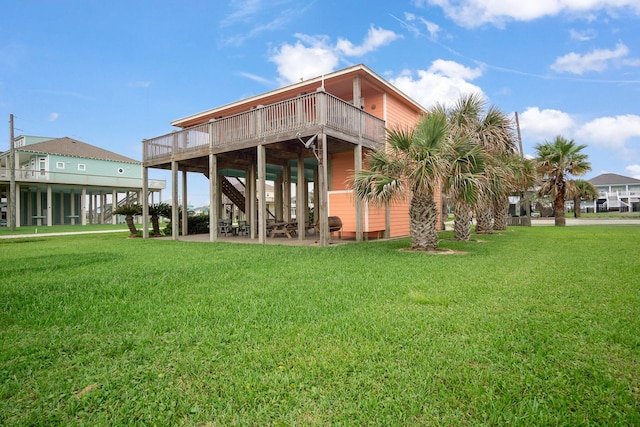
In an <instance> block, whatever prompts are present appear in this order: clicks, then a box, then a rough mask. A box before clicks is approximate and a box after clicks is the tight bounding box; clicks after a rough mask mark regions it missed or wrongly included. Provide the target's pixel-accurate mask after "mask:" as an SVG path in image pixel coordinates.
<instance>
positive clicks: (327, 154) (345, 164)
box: [143, 65, 440, 245]
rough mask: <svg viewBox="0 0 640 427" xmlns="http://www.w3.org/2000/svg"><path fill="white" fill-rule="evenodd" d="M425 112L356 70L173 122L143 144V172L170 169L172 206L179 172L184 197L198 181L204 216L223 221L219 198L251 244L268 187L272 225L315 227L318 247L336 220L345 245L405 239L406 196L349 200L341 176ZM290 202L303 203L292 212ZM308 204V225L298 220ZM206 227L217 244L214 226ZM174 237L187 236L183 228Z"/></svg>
mask: <svg viewBox="0 0 640 427" xmlns="http://www.w3.org/2000/svg"><path fill="white" fill-rule="evenodd" d="M424 113H425V110H424V109H423V108H422V107H421V106H420V105H419V104H418V103H416V102H415V101H414V100H412V99H411V98H409V97H408V96H407V95H405V94H403V93H402V92H401V91H399V90H398V89H397V88H395V87H394V86H392V85H391V84H390V83H389V82H387V81H386V80H384V79H383V78H381V77H380V76H378V75H377V74H375V73H374V72H373V71H371V70H370V69H369V68H367V67H366V66H364V65H356V66H353V67H350V68H346V69H343V70H340V71H336V72H333V73H330V74H327V75H324V76H319V77H316V78H313V79H310V80H305V81H301V82H300V83H295V84H293V85H290V86H286V87H283V88H280V89H277V90H274V91H271V92H267V93H265V94H262V95H257V96H254V97H251V98H247V99H243V100H240V101H237V102H234V103H232V104H228V105H225V106H222V107H218V108H214V109H211V110H207V111H204V112H201V113H197V114H194V115H191V116H188V117H185V118H182V119H179V120H176V121H174V122H173V123H172V125H174V126H177V127H179V128H181V129H180V130H177V131H174V132H172V133H169V134H166V135H163V136H159V137H156V138H151V139H147V140H144V141H143V162H144V163H143V166H144V167H145V168H161V169H170V170H171V171H172V179H171V180H172V192H173V194H172V200H178V199H179V197H178V190H179V188H178V172H179V171H180V172H182V177H183V178H182V184H183V185H182V191H183V193H186V189H187V185H186V184H185V183H186V180H187V172H196V173H203V174H205V175H206V176H207V177H209V178H210V179H209V182H210V206H217V207H218V209H212V210H211V211H210V221H211V223H217V221H218V219H219V218H221V217H222V216H223V212H222V208H221V206H222V200H223V199H222V195H223V194H224V195H225V196H226V197H228V198H229V199H230V200H231V201H232V202H233V203H234V204H235V205H236V206H237V207H238V208H239V209H240V210H241V211H242V212H245V213H246V217H247V220H248V221H249V223H250V224H251V225H252V227H251V233H252V237H256V233H257V238H258V239H259V240H260V241H261V242H264V241H265V238H266V236H267V222H268V220H269V219H270V218H269V213H268V210H267V200H266V196H267V194H266V193H267V191H264V190H263V189H264V188H265V186H266V185H267V184H266V182H267V181H269V182H270V183H272V184H273V186H274V193H273V198H274V206H273V209H274V211H273V212H272V213H273V215H274V216H275V220H276V221H284V222H296V223H297V224H296V225H295V227H297V228H296V231H297V232H298V238H299V239H302V238H303V236H304V235H305V230H306V229H307V228H309V227H313V226H316V227H317V229H318V230H319V243H320V244H321V245H327V244H328V242H329V238H330V234H329V230H330V228H329V222H330V220H329V217H332V216H338V217H340V219H341V221H342V236H343V237H345V238H349V237H350V238H355V239H357V240H361V239H363V238H366V237H369V236H371V237H374V236H383V235H384V236H389V237H393V236H405V235H408V234H409V216H408V206H409V202H408V198H407V200H405V201H403V202H396V203H393V204H390V205H387V206H373V205H368V204H367V203H364V202H360V201H357V200H355V198H354V196H353V192H352V191H351V190H350V188H349V179H350V177H351V176H352V174H353V172H354V171H356V170H360V169H362V168H363V161H364V159H365V155H366V152H367V151H369V150H374V149H379V148H383V147H384V146H385V142H386V134H385V128H396V127H403V128H407V127H413V126H414V125H415V124H416V123H417V122H418V121H419V120H420V118H421V117H422V115H423V114H424ZM145 175H147V174H145ZM228 177H242V178H244V182H245V183H246V185H247V188H246V189H245V191H238V189H237V188H235V187H234V185H233V184H231V182H230V181H229V179H228ZM292 183H294V184H296V185H295V187H294V190H295V191H293V190H292V185H291V184H292ZM308 183H312V185H311V187H310V186H309V185H308ZM310 188H311V189H312V191H310ZM234 190H236V191H234ZM293 192H295V194H292V193H293ZM256 198H257V202H256ZM438 198H439V195H438ZM186 199H187V196H186V194H183V195H182V200H186ZM294 199H295V200H297V201H301V203H298V205H299V207H298V209H296V211H297V212H296V213H297V215H296V214H294V213H293V209H292V200H294ZM437 202H438V204H439V203H440V201H439V200H437ZM310 205H313V206H314V208H313V215H314V220H313V221H314V224H309V223H308V221H307V220H306V219H307V218H308V217H309V206H310ZM177 208H178V206H174V209H173V212H174V215H175V217H174V218H175V219H177V218H178V216H177V210H178V209H177ZM296 219H305V220H304V221H300V220H296ZM176 222H177V221H174V226H175V227H176V228H175V229H174V233H173V236H174V238H178V237H177V230H178V228H177V224H176ZM143 223H145V221H143ZM210 229H211V235H210V239H211V240H215V239H216V232H215V227H210ZM182 230H183V233H186V230H185V227H184V225H183V228H182Z"/></svg>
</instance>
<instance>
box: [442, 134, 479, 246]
mask: <svg viewBox="0 0 640 427" xmlns="http://www.w3.org/2000/svg"><path fill="white" fill-rule="evenodd" d="M451 152H452V154H454V156H453V158H452V162H451V168H450V171H449V173H448V174H447V177H446V179H445V180H444V188H445V192H446V193H447V194H448V195H449V197H450V198H451V199H452V201H453V206H454V208H453V214H454V222H453V224H454V238H455V240H459V241H469V239H470V238H471V206H472V205H474V204H475V203H476V202H477V200H478V198H479V196H480V193H481V192H482V191H484V190H485V188H486V181H485V180H484V175H483V171H484V155H483V151H482V149H481V148H480V147H479V146H478V145H475V144H472V143H471V142H470V141H469V140H468V139H466V138H458V139H455V140H453V144H452V151H451Z"/></svg>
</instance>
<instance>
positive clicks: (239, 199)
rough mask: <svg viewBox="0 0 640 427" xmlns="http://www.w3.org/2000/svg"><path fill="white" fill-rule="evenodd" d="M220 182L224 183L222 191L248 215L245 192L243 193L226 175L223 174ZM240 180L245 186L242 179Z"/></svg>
mask: <svg viewBox="0 0 640 427" xmlns="http://www.w3.org/2000/svg"><path fill="white" fill-rule="evenodd" d="M220 182H221V183H222V193H223V194H224V195H225V196H227V198H228V199H229V200H231V202H232V203H233V204H234V205H236V206H237V207H238V209H240V210H241V211H242V212H243V213H244V214H245V215H246V213H247V211H246V210H245V203H244V201H245V199H244V194H242V193H241V192H240V190H238V189H237V188H236V186H235V185H233V184H232V183H231V181H229V179H228V178H227V177H226V176H221V177H220ZM238 182H239V183H241V184H242V186H243V187H244V183H243V182H242V181H240V180H238Z"/></svg>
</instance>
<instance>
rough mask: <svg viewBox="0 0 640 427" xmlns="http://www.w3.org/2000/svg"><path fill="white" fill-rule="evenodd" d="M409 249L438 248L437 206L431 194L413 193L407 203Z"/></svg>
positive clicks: (430, 249) (429, 249) (431, 249)
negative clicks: (409, 229)
mask: <svg viewBox="0 0 640 427" xmlns="http://www.w3.org/2000/svg"><path fill="white" fill-rule="evenodd" d="M409 221H410V227H411V249H414V250H422V251H433V250H436V249H437V248H438V233H437V232H436V223H437V221H438V206H437V204H436V202H435V201H434V200H433V197H432V196H431V195H427V196H425V195H418V194H415V193H414V194H413V196H412V197H411V202H410V205H409Z"/></svg>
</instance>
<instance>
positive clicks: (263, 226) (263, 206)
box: [257, 144, 267, 243]
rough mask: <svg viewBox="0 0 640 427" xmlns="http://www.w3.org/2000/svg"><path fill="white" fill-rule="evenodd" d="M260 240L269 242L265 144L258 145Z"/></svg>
mask: <svg viewBox="0 0 640 427" xmlns="http://www.w3.org/2000/svg"><path fill="white" fill-rule="evenodd" d="M257 151H258V222H259V223H258V242H259V243H267V198H266V194H265V187H266V185H265V179H266V175H267V163H266V159H265V157H266V152H265V148H264V145H262V144H261V145H258V147H257Z"/></svg>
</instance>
